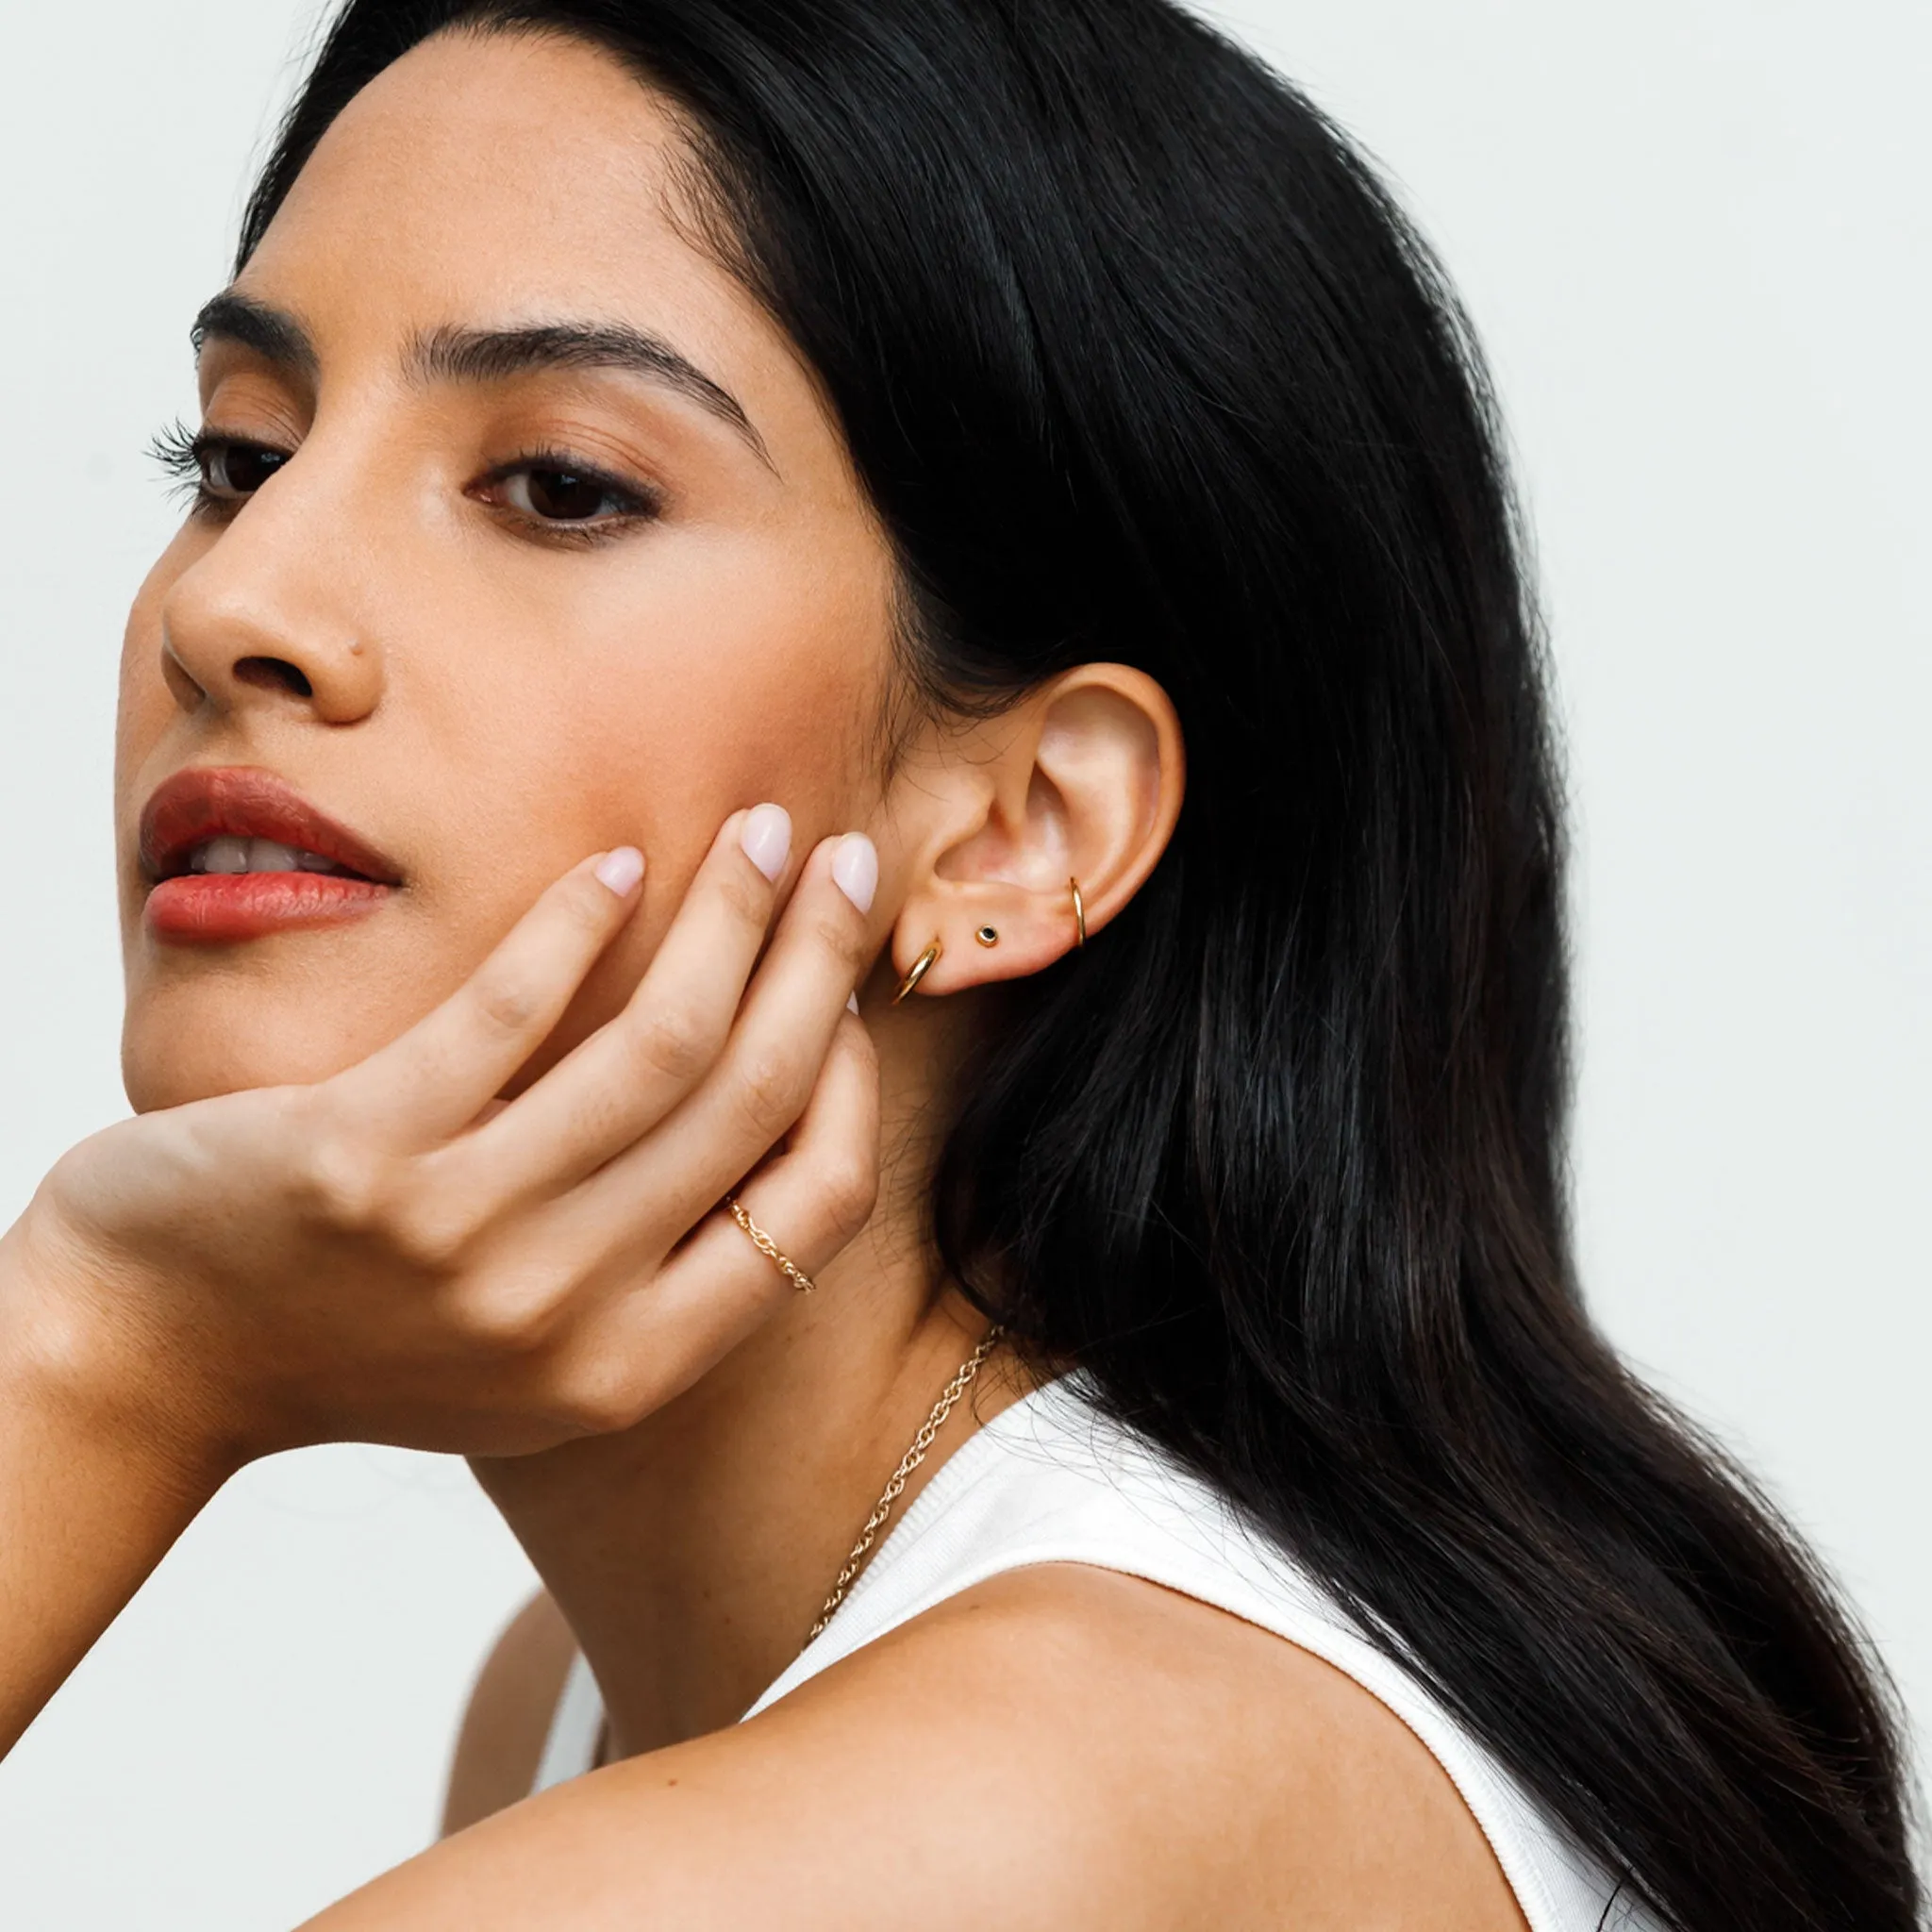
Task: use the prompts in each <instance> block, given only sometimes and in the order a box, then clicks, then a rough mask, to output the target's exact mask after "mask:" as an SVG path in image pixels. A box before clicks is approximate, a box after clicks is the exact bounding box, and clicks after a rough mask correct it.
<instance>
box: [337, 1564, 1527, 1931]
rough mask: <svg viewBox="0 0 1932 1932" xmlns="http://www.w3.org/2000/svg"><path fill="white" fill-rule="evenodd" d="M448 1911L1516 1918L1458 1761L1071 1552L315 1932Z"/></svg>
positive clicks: (1186, 1922)
mask: <svg viewBox="0 0 1932 1932" xmlns="http://www.w3.org/2000/svg"><path fill="white" fill-rule="evenodd" d="M559 1887H562V1888H563V1889H564V1890H567V1892H568V1895H569V1897H570V1898H571V1900H572V1901H574V1902H576V1904H575V1906H574V1909H573V1912H572V1914H571V1915H569V1916H567V1917H565V1916H559V1914H558V1896H559ZM640 1899H648V1900H649V1901H650V1902H651V1907H652V1911H651V1914H650V1915H648V1916H647V1917H646V1918H644V1919H643V1920H640V1919H639V1918H638V1917H637V1910H638V1902H639V1900H640ZM458 1910H460V1912H461V1914H462V1923H464V1924H466V1925H470V1926H473V1927H475V1928H476V1932H491V1928H495V1927H499V1926H500V1927H502V1928H504V1932H508V1928H510V1927H512V1926H521V1925H523V1924H528V1923H532V1922H533V1920H532V1917H531V1915H532V1914H533V1913H534V1914H536V1915H537V1918H538V1919H541V1922H542V1923H545V1924H552V1925H556V1926H558V1927H559V1932H563V1928H565V1927H569V1928H572V1932H575V1928H579V1927H581V1928H586V1932H588V1928H591V1927H602V1926H605V1925H611V1926H615V1925H618V1924H625V1925H626V1926H635V1925H638V1924H649V1925H658V1924H662V1925H665V1926H671V1925H677V1924H711V1925H717V1926H720V1927H731V1928H736V1927H743V1928H745V1932H750V1928H752V1927H754V1926H763V1925H768V1924H798V1925H806V1924H820V1923H824V1924H828V1925H829V1924H839V1925H841V1927H844V1928H865V1927H872V1926H876V1927H878V1928H881V1932H884V1928H886V1927H898V1926H901V1925H905V1924H913V1923H917V1924H922V1925H926V1926H931V1927H936V1928H943V1927H952V1926H957V1927H958V1928H960V1932H967V1928H974V1932H977V1928H981V1927H984V1926H986V1925H989V1924H998V1925H1000V1926H1002V1927H1003V1928H1015V1932H1023V1928H1027V1927H1033V1926H1038V1927H1041V1928H1042V1932H1043V1928H1046V1927H1053V1928H1055V1932H1075V1928H1080V1927H1087V1926H1091V1927H1094V1928H1100V1927H1107V1928H1109V1932H1118V1928H1121V1927H1129V1926H1131V1927H1146V1928H1149V1932H1153V1928H1172V1932H1182V1928H1192V1927H1198V1926H1202V1925H1208V1924H1211V1925H1214V1926H1215V1927H1217V1928H1218V1932H1241V1928H1246V1927H1254V1928H1257V1932H1259V1928H1262V1927H1269V1928H1273V1927H1275V1926H1278V1925H1280V1924H1288V1923H1292V1924H1298V1925H1304V1926H1311V1927H1319V1926H1334V1927H1342V1926H1348V1927H1355V1926H1358V1925H1363V1924H1376V1925H1384V1926H1389V1927H1403V1926H1413V1927H1422V1926H1424V1925H1425V1926H1427V1927H1429V1928H1431V1932H1522V1926H1523V1920H1522V1917H1521V1915H1520V1913H1519V1912H1518V1909H1517V1907H1516V1905H1515V1902H1514V1900H1513V1898H1512V1896H1511V1894H1510V1892H1509V1890H1508V1887H1507V1882H1506V1881H1505V1880H1504V1878H1503V1876H1502V1874H1501V1873H1500V1871H1499V1870H1498V1869H1497V1867H1496V1865H1495V1862H1494V1859H1493V1857H1491V1853H1490V1851H1489V1847H1488V1843H1487V1841H1486V1840H1485V1839H1484V1837H1483V1835H1482V1832H1481V1830H1480V1828H1479V1827H1478V1826H1477V1824H1475V1821H1474V1819H1473V1818H1472V1817H1471V1816H1470V1814H1469V1812H1468V1811H1467V1809H1466V1808H1465V1807H1464V1806H1463V1804H1462V1801H1461V1799H1460V1797H1459V1796H1458V1794H1457V1791H1456V1790H1455V1787H1454V1786H1453V1785H1452V1784H1451V1782H1450V1780H1449V1778H1448V1777H1447V1775H1446V1774H1444V1773H1443V1772H1442V1770H1441V1768H1440V1766H1439V1765H1438V1764H1437V1763H1436V1760H1435V1759H1434V1757H1432V1756H1431V1755H1430V1754H1429V1753H1428V1751H1427V1750H1426V1749H1425V1747H1424V1746H1423V1745H1422V1744H1421V1743H1420V1741H1419V1740H1417V1739H1416V1738H1415V1737H1414V1736H1413V1735H1412V1734H1411V1733H1410V1732H1409V1731H1408V1729H1407V1727H1406V1726H1405V1725H1404V1724H1402V1723H1401V1722H1400V1720H1398V1719H1397V1718H1395V1717H1394V1716H1393V1715H1392V1714H1391V1712H1390V1711H1389V1710H1387V1708H1386V1707H1383V1706H1382V1705H1381V1704H1380V1703H1379V1702H1378V1701H1377V1700H1376V1699H1374V1697H1373V1696H1371V1695H1370V1693H1369V1692H1367V1691H1363V1690H1362V1689H1360V1688H1359V1687H1358V1686H1357V1685H1356V1684H1355V1683H1354V1682H1353V1680H1351V1679H1349V1678H1348V1677H1346V1676H1344V1675H1342V1674H1341V1673H1340V1672H1337V1671H1335V1670H1333V1669H1332V1668H1330V1667H1329V1666H1328V1665H1326V1664H1324V1663H1323V1662H1321V1661H1320V1660H1319V1659H1317V1658H1315V1657H1312V1656H1311V1655H1309V1654H1308V1653H1307V1652H1306V1651H1302V1650H1298V1649H1297V1648H1295V1647H1294V1646H1293V1645H1291V1644H1290V1643H1288V1642H1286V1641H1283V1640H1282V1639H1280V1638H1277V1637H1274V1636H1272V1635H1270V1634H1268V1633H1266V1632H1263V1631H1260V1630H1257V1629H1256V1628H1255V1627H1254V1626H1252V1625H1250V1624H1243V1623H1241V1621H1240V1620H1239V1619H1237V1618H1234V1617H1231V1616H1228V1615H1226V1614H1225V1613H1224V1612H1222V1611H1219V1610H1216V1609H1212V1608H1210V1607H1207V1606H1205V1605H1202V1604H1200V1603H1197V1602H1195V1601H1194V1600H1193V1599H1191V1598H1187V1597H1182V1596H1179V1595H1176V1594H1175V1593H1174V1592H1171V1591H1166V1590H1163V1589H1161V1588H1159V1587H1158V1586H1157V1585H1153V1584H1149V1583H1145V1582H1142V1581H1141V1580H1139V1579H1137V1578H1132V1577H1127V1576H1123V1575H1118V1574H1113V1573H1111V1572H1108V1571H1103V1570H1097V1569H1092V1568H1089V1567H1086V1566H1081V1565H1074V1564H1044V1565H1041V1566H1039V1567H1037V1568H1033V1569H1027V1570H1020V1571H1014V1572H1009V1573H1007V1574H1002V1575H1000V1576H997V1577H995V1578H993V1579H991V1581H989V1582H987V1583H985V1584H982V1585H980V1586H977V1587H976V1588H974V1589H972V1590H969V1591H963V1592H961V1593H960V1594H959V1595H958V1596H956V1597H953V1598H950V1599H948V1600H947V1601H946V1602H945V1603H943V1604H941V1605H940V1606H938V1607H936V1608H934V1609H932V1610H930V1611H928V1612H926V1613H925V1614H924V1615H923V1616H921V1617H918V1618H916V1619H914V1620H913V1621H911V1622H910V1623H908V1624H905V1625H903V1626H901V1627H900V1628H899V1629H897V1630H894V1631H892V1632H891V1633H890V1634H888V1635H887V1636H884V1637H882V1638H880V1639H878V1640H877V1641H874V1642H873V1643H870V1644H868V1645H866V1646H865V1647H864V1648H863V1649H862V1650H860V1651H858V1652H857V1653H855V1654H854V1655H853V1656H852V1657H848V1658H846V1659H844V1660H843V1661H841V1662H840V1663H838V1664H835V1665H833V1666H831V1667H830V1668H828V1669H826V1670H825V1671H824V1672H822V1673H821V1674H819V1675H818V1676H817V1677H814V1678H812V1679H811V1680H810V1681H809V1682H808V1683H807V1684H805V1685H803V1686H801V1687H800V1688H799V1689H798V1690H796V1691H793V1692H792V1693H791V1695H790V1696H788V1697H785V1698H783V1699H782V1700H780V1702H778V1703H777V1704H775V1705H774V1706H772V1707H770V1708H769V1709H768V1710H766V1711H765V1712H764V1713H762V1714H761V1715H760V1716H758V1718H756V1719H754V1720H752V1721H751V1722H750V1723H748V1724H742V1725H739V1726H735V1727H734V1728H732V1729H730V1730H728V1731H722V1732H717V1733H714V1734H712V1735H711V1736H708V1737H705V1738H700V1739H695V1740H691V1742H689V1743H686V1744H680V1745H677V1746H675V1747H674V1748H672V1749H669V1750H664V1751H658V1752H653V1753H650V1754H649V1755H647V1756H645V1757H636V1758H631V1759H629V1760H627V1761H625V1762H624V1763H622V1764H618V1765H614V1766H611V1767H609V1768H608V1769H607V1770H604V1771H600V1772H597V1773H594V1774H591V1775H590V1776H588V1777H584V1778H580V1779H577V1780H575V1781H574V1782H573V1783H572V1784H570V1785H567V1786H563V1787H560V1788H558V1790H553V1791H548V1792H545V1793H543V1794H542V1795H541V1797H538V1798H535V1799H532V1800H530V1801H529V1802H528V1803H525V1804H521V1805H518V1806H516V1807H513V1808H512V1809H510V1810H508V1811H507V1812H505V1813H504V1814H503V1815H501V1816H499V1817H495V1818H491V1819H489V1820H488V1821H487V1822H486V1823H484V1824H481V1825H479V1826H478V1827H477V1828H476V1829H475V1830H473V1831H469V1832H466V1833H464V1834H463V1835H462V1836H461V1837H460V1838H458V1839H454V1840H447V1841H445V1842H444V1843H443V1844H441V1845H440V1846H438V1847H436V1848H435V1849H433V1850H432V1851H431V1852H429V1853H427V1854H425V1856H424V1857H422V1858H419V1859H416V1860H414V1861H412V1862H411V1864H410V1865H408V1866H406V1867H404V1868H402V1869H401V1870H399V1871H398V1872H396V1873H393V1874H390V1875H389V1876H388V1877H387V1878H385V1879H383V1880H379V1881H378V1882H377V1884H376V1885H375V1886H374V1887H372V1888H370V1889H369V1890H367V1891H366V1892H364V1893H359V1894H358V1895H357V1897H356V1898H355V1899H352V1900H349V1901H347V1902H345V1904H344V1905H343V1906H341V1907H337V1908H336V1909H335V1911H333V1912H331V1913H328V1914H325V1916H324V1918H323V1919H322V1920H321V1921H319V1922H317V1932H323V1928H326V1932H390V1928H396V1932H401V1928H405V1927H414V1926H419V1925H420V1926H424V1927H428V1926H431V1925H436V1924H445V1923H449V1915H450V1914H451V1913H452V1912H454V1911H458Z"/></svg>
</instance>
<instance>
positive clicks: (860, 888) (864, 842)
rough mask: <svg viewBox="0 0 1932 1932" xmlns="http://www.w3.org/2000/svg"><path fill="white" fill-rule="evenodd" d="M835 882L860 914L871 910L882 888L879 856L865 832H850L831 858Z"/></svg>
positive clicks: (840, 842)
mask: <svg viewBox="0 0 1932 1932" xmlns="http://www.w3.org/2000/svg"><path fill="white" fill-rule="evenodd" d="M832 882H833V884H835V885H836V886H837V887H838V888H839V890H840V891H841V892H843V893H844V894H845V896H846V897H847V898H848V899H850V900H851V901H852V903H853V904H854V905H855V906H857V907H858V909H859V910H860V911H861V912H870V911H871V910H872V901H873V894H874V892H876V891H878V889H879V855H878V851H877V848H876V847H875V846H874V844H873V842H872V841H871V840H870V839H868V838H867V837H866V836H865V834H864V833H863V832H847V833H846V834H845V836H844V837H843V838H842V839H841V840H840V841H839V849H838V851H837V852H835V853H834V854H833V855H832Z"/></svg>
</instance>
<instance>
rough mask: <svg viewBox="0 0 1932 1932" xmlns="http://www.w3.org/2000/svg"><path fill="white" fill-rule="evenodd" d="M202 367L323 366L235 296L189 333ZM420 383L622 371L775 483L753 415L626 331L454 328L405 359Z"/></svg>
mask: <svg viewBox="0 0 1932 1932" xmlns="http://www.w3.org/2000/svg"><path fill="white" fill-rule="evenodd" d="M189 340H190V341H191V342H192V344H193V347H194V353H195V355H196V357H197V358H198V357H199V356H200V355H201V352H202V350H203V348H204V346H205V345H206V344H207V343H208V342H209V341H231V342H236V343H239V344H240V345H241V346H242V347H243V348H245V349H252V350H253V351H254V352H255V353H256V354H257V355H258V356H260V357H263V358H265V359H266V360H268V361H270V362H274V363H276V364H278V365H279V366H280V367H282V368H285V369H289V370H291V371H293V372H294V373H296V374H298V375H305V376H308V377H309V378H311V379H312V378H313V377H314V376H315V375H317V374H318V373H319V372H320V369H321V358H319V357H318V356H317V355H316V353H315V344H314V342H313V341H311V340H310V339H309V335H308V330H307V329H305V328H304V327H303V326H302V325H301V324H300V323H299V322H297V321H296V320H295V318H294V317H293V316H292V315H287V314H285V313H283V311H282V310H280V309H279V308H270V307H269V305H268V304H267V303H265V302H258V301H257V300H256V299H255V298H254V297H253V296H250V295H241V294H237V293H236V292H235V291H233V290H232V289H231V290H225V291H223V292H222V293H221V294H219V295H217V296H215V297H214V298H213V300H211V301H209V302H208V303H206V304H204V305H203V308H202V310H201V312H200V314H198V315H197V316H196V317H195V318H194V325H193V327H192V329H191V330H190V331H189ZM403 366H404V369H405V371H406V372H407V373H408V375H410V376H412V377H413V378H414V379H415V380H417V381H420V382H451V383H491V382H504V381H508V380H509V379H510V378H512V377H514V376H518V375H540V374H542V373H544V372H546V371H550V370H560V369H615V370H621V371H623V372H625V374H628V375H641V376H643V377H644V378H645V379H646V380H647V381H650V382H655V383H657V384H658V385H659V386H661V387H663V388H666V389H670V390H673V391H675V392H676V393H678V394H679V395H682V396H685V397H687V398H688V399H689V400H691V402H694V403H696V404H697V405H698V407H699V408H702V409H704V410H706V411H707V412H708V414H710V415H712V416H715V417H717V418H718V420H719V421H720V422H722V423H724V424H727V425H729V426H730V427H731V428H732V429H734V430H736V431H737V433H738V434H739V436H740V437H741V438H742V439H743V441H745V443H746V444H747V445H748V446H749V447H750V449H751V451H752V453H753V454H754V455H755V456H756V457H757V458H758V460H759V461H760V462H762V463H763V464H764V465H765V467H766V468H767V469H769V470H771V471H773V473H774V475H775V474H776V469H777V466H776V465H775V464H774V462H773V461H772V458H771V453H770V451H768V450H767V449H766V447H765V441H764V438H763V437H761V436H760V435H759V434H758V428H757V425H755V424H754V423H753V422H752V420H751V418H750V417H749V416H748V415H746V414H745V411H744V406H743V405H742V404H741V402H740V401H739V400H738V398H737V397H736V396H734V395H733V394H732V393H731V391H729V390H727V389H725V388H724V386H723V384H721V383H718V382H714V381H713V380H712V379H711V377H709V376H708V375H706V374H705V372H704V371H703V370H702V369H700V368H699V367H698V366H697V364H696V363H694V362H692V361H691V359H690V358H688V357H686V356H683V355H681V354H680V353H679V352H678V351H677V350H676V349H675V348H673V347H672V346H671V344H670V343H669V342H667V341H665V340H664V339H663V338H662V337H661V336H656V335H652V334H650V333H649V332H648V331H647V330H644V329H640V328H633V327H631V326H630V325H628V324H625V323H591V322H545V323H533V324H529V325H524V326H520V327H516V328H457V327H444V328H439V329H434V330H432V331H431V332H430V333H429V334H428V335H425V336H418V337H417V338H416V339H415V340H414V341H412V342H411V343H410V345H409V347H408V350H407V351H406V353H405V355H404V358H403Z"/></svg>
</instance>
